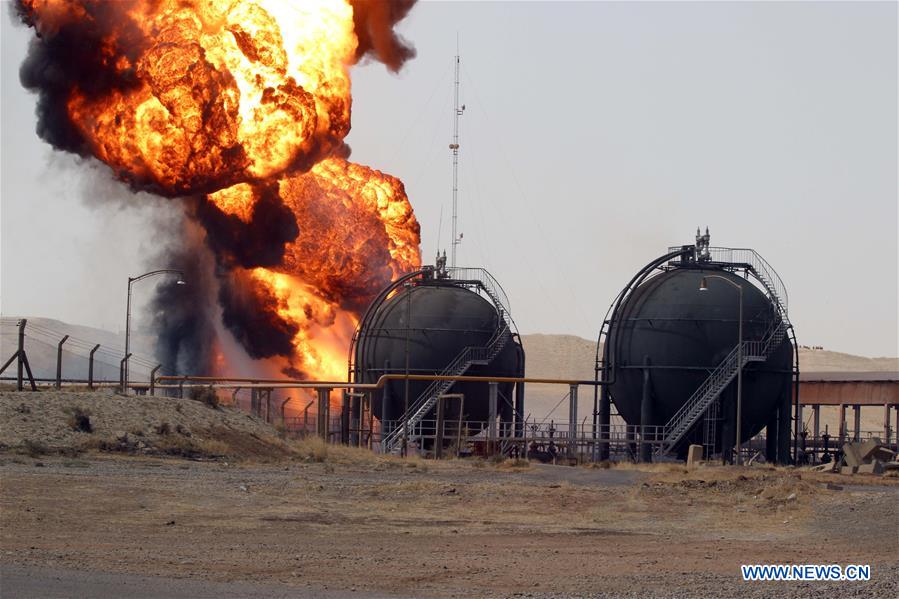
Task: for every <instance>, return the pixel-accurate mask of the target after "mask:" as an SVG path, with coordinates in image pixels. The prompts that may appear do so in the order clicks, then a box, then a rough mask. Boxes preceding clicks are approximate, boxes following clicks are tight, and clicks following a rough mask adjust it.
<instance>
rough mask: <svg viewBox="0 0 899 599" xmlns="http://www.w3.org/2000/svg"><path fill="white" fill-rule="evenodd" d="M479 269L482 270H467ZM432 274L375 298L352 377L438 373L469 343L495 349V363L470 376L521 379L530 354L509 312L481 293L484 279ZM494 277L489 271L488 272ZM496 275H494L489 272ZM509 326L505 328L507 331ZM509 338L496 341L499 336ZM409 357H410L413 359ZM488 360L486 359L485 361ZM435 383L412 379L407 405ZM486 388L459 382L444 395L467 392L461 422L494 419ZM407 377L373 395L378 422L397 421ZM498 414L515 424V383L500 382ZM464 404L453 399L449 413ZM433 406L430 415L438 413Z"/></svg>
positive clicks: (474, 368) (475, 368) (475, 367)
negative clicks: (512, 326) (526, 353)
mask: <svg viewBox="0 0 899 599" xmlns="http://www.w3.org/2000/svg"><path fill="white" fill-rule="evenodd" d="M466 270H467V271H470V270H477V271H479V272H481V273H484V271H480V269H466ZM453 272H454V271H453V269H450V270H449V274H444V275H443V276H440V275H439V273H438V275H437V276H435V275H434V273H433V272H432V271H427V270H426V271H424V272H423V276H420V277H414V278H412V279H410V280H409V281H408V282H406V283H405V284H403V285H400V286H396V287H395V288H394V289H393V291H392V292H391V293H390V294H389V297H385V298H384V299H383V300H382V301H378V300H376V302H375V304H373V305H372V307H371V308H370V309H369V313H368V314H366V316H365V318H364V321H363V322H362V324H361V325H360V329H359V332H358V339H357V342H356V344H355V346H354V356H353V360H354V378H355V380H357V381H358V382H360V383H374V382H377V380H378V379H379V378H380V377H381V375H383V374H398V375H402V374H404V373H406V372H408V373H410V374H413V375H439V374H444V373H446V370H447V367H448V366H450V365H451V364H452V363H453V362H454V361H455V360H457V358H458V357H459V356H460V354H462V353H463V352H464V351H465V350H466V348H486V347H496V348H497V351H496V353H495V355H493V356H491V357H490V359H489V360H480V361H479V362H478V363H474V364H472V365H470V366H469V367H467V368H466V369H465V370H464V373H463V374H464V375H465V376H495V377H521V376H523V375H524V353H523V351H522V348H521V344H520V342H519V340H518V339H517V335H515V334H513V332H512V331H509V330H508V324H507V322H509V321H508V320H507V318H508V314H506V313H505V310H504V309H503V306H502V305H501V304H500V305H497V304H496V303H495V302H494V298H493V297H491V296H490V294H487V293H482V292H479V291H481V288H480V287H479V281H478V280H475V279H464V280H463V279H455V278H452V274H453ZM486 276H487V277H489V275H486ZM491 280H492V277H491ZM494 297H495V296H494ZM504 331H505V332H504ZM499 335H504V336H505V338H504V339H503V341H502V342H500V343H496V339H497V336H499ZM407 361H408V362H407ZM484 361H486V362H487V363H480V362H484ZM429 385H431V383H430V382H429V381H417V380H412V381H409V382H408V402H409V404H410V405H413V404H414V403H415V402H416V400H418V399H419V398H420V397H421V396H422V395H423V394H424V393H425V391H426V390H427V389H428V387H429ZM488 389H489V388H488V385H487V383H483V382H458V383H453V384H452V385H451V386H449V385H448V388H447V389H446V390H444V391H443V393H444V394H450V393H461V394H463V395H464V411H463V414H462V416H463V419H464V420H466V421H470V422H483V421H486V420H487V419H488V416H489V413H488V410H489V403H488V393H489V391H488ZM406 392H407V391H406V381H405V380H397V379H394V380H390V381H388V382H387V383H385V386H384V388H383V389H382V390H378V391H376V392H374V393H373V394H372V400H373V401H372V408H373V411H374V414H375V417H377V418H378V419H379V420H387V421H395V420H398V419H400V418H401V417H402V414H403V412H404V409H405V406H406V399H407V397H406ZM498 393H499V397H500V398H501V399H499V401H498V402H497V413H498V414H499V415H500V417H501V419H502V420H503V421H509V422H510V421H511V418H512V410H513V403H514V402H513V401H512V399H513V384H512V383H500V384H499V387H498ZM457 406H458V403H457V402H450V403H449V404H447V412H446V415H447V417H448V418H457V417H458V407H457ZM433 412H434V409H433V408H432V409H431V410H430V413H429V414H428V415H427V416H426V417H425V418H433V417H434V416H433Z"/></svg>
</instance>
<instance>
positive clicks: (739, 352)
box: [699, 275, 743, 466]
mask: <svg viewBox="0 0 899 599" xmlns="http://www.w3.org/2000/svg"><path fill="white" fill-rule="evenodd" d="M709 279H721V280H722V281H725V282H727V283H728V284H730V285H731V286H732V287H736V288H737V291H739V292H740V323H739V325H738V327H737V466H742V465H743V457H742V455H741V453H740V445H741V444H742V439H741V437H740V421H741V420H742V419H743V286H742V285H740V284H739V283H734V282H733V281H731V280H730V279H728V278H727V277H722V276H721V275H705V276H704V277H702V280H701V281H699V290H700V291H708V290H709V281H708V280H709Z"/></svg>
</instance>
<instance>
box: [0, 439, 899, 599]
mask: <svg viewBox="0 0 899 599" xmlns="http://www.w3.org/2000/svg"><path fill="white" fill-rule="evenodd" d="M475 464H480V466H479V467H478V466H476V465H475ZM0 477H2V493H0V508H2V524H3V526H2V532H0V552H2V553H0V555H2V559H0V562H2V563H3V564H6V565H16V566H27V567H43V568H57V569H67V570H74V571H80V572H97V573H98V574H100V573H104V574H105V573H124V574H139V575H149V576H165V577H171V578H176V579H178V578H186V579H191V580H208V581H214V582H216V583H227V582H233V583H235V584H237V585H245V584H273V585H281V586H283V587H287V588H291V589H295V591H296V593H297V594H298V595H300V596H302V595H304V594H309V595H315V594H318V593H321V592H328V591H338V592H339V594H344V593H345V594H350V593H358V594H359V595H360V596H366V595H374V596H385V595H386V596H473V595H479V596H510V595H525V596H541V597H542V596H610V597H618V596H653V595H655V596H697V597H699V596H702V597H710V596H721V597H724V596H728V597H732V596H735V595H736V594H741V595H743V596H759V597H762V596H771V595H772V594H777V595H784V596H797V597H798V596H814V595H817V594H819V593H820V592H822V591H824V590H828V589H829V590H830V591H831V592H838V593H839V595H840V596H853V595H856V594H858V595H859V596H862V595H864V596H883V597H896V596H897V594H899V568H897V566H899V557H897V556H899V529H897V526H899V524H897V523H899V485H897V484H895V483H896V482H897V481H896V480H890V479H879V480H876V481H875V480H874V479H869V480H868V479H866V480H864V481H861V480H859V479H858V478H857V477H856V478H855V479H851V480H850V479H848V478H845V477H844V478H841V477H839V476H838V475H827V476H823V475H814V476H812V475H810V474H805V473H804V474H802V477H801V478H799V477H797V476H796V473H795V472H790V471H772V470H767V469H758V470H749V469H747V470H746V471H744V472H742V473H740V472H737V471H735V470H734V469H725V468H717V467H709V468H704V469H700V470H697V471H695V472H694V473H691V474H684V473H683V471H681V470H676V471H669V470H667V469H662V470H661V471H657V472H652V471H651V472H642V471H638V470H627V469H609V470H600V469H595V470H594V469H585V468H570V467H563V466H536V465H531V466H529V467H527V468H508V467H503V466H501V465H500V466H494V465H489V464H486V465H485V464H484V463H483V462H470V463H469V462H444V463H439V464H435V463H433V462H422V461H417V460H415V461H409V462H407V463H403V462H401V461H400V460H398V459H397V460H371V461H364V460H363V461H361V462H360V463H355V464H354V463H339V462H338V463H332V462H330V461H324V462H315V461H308V462H307V461H296V460H290V461H286V462H282V463H270V464H258V463H239V464H235V463H229V462H222V461H215V462H199V461H188V460H182V459H174V458H148V457H120V456H108V455H89V456H82V457H79V458H67V457H59V456H57V457H42V458H30V457H24V456H19V455H5V456H2V457H0ZM741 477H742V478H741ZM825 479H833V480H834V481H835V482H837V483H838V484H839V485H842V488H841V489H839V490H828V489H827V488H825V486H824V485H825ZM861 482H865V483H868V482H871V483H874V482H877V483H879V484H859V483H861ZM743 563H793V564H796V563H813V564H816V563H838V564H844V565H845V564H849V563H862V564H864V563H870V564H871V565H872V572H873V580H872V581H871V582H867V583H848V582H846V583H828V584H821V583H818V584H811V583H804V584H797V583H785V582H781V583H764V584H762V583H743V582H740V580H739V566H740V564H743ZM238 588H240V587H235V590H236V589H238ZM4 594H5V593H4ZM239 594H243V593H240V592H237V593H236V594H235V596H236V595H239Z"/></svg>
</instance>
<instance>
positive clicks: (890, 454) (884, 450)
mask: <svg viewBox="0 0 899 599" xmlns="http://www.w3.org/2000/svg"><path fill="white" fill-rule="evenodd" d="M865 459H868V460H880V461H881V462H892V461H893V460H895V459H896V452H895V451H893V450H892V449H890V448H888V447H885V446H883V445H881V446H879V447H875V448H874V449H872V450H871V451H870V452H869V453H868V456H867V457H866V458H865Z"/></svg>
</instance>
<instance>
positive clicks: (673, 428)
mask: <svg viewBox="0 0 899 599" xmlns="http://www.w3.org/2000/svg"><path fill="white" fill-rule="evenodd" d="M786 336H787V324H786V323H785V322H784V321H783V320H780V319H778V320H777V321H776V322H775V323H774V324H773V325H772V326H771V328H769V329H768V332H767V333H766V334H765V335H764V336H763V337H762V340H761V341H744V342H743V343H742V346H743V356H742V361H740V344H737V345H735V346H734V348H733V349H732V350H731V351H730V353H729V354H727V357H725V358H724V359H723V360H722V361H721V363H720V364H719V365H718V367H717V368H715V370H713V371H712V373H711V374H710V375H709V377H708V378H707V379H706V380H705V381H703V383H702V384H701V385H700V386H699V388H698V389H697V390H696V391H695V392H694V393H693V395H691V396H690V398H689V399H688V400H687V401H686V402H685V403H684V405H682V406H681V407H680V409H679V410H678V411H677V412H676V413H675V414H674V416H672V417H671V420H669V421H668V423H667V424H666V425H665V426H664V428H663V435H664V437H663V438H662V442H661V444H660V445H659V448H658V449H657V450H656V452H655V455H656V456H657V457H661V456H664V455H667V454H668V453H669V452H670V451H671V450H672V449H674V447H675V445H677V443H678V442H679V441H680V440H681V439H683V437H684V435H686V434H687V433H688V432H690V429H692V428H693V425H695V424H696V423H697V422H698V421H699V419H700V418H701V417H702V416H703V415H704V414H705V413H706V411H707V410H708V409H709V406H711V405H712V403H713V402H715V401H716V400H717V399H718V397H719V396H720V395H721V393H722V391H724V389H725V388H727V386H728V385H729V384H730V382H731V381H733V380H734V379H735V378H736V377H737V373H738V372H739V371H740V369H742V368H745V367H746V365H747V364H749V363H750V362H764V361H765V360H767V359H768V357H769V356H770V355H771V354H772V353H774V350H776V349H777V348H778V347H780V344H781V342H783V340H784V339H785V338H786Z"/></svg>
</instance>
